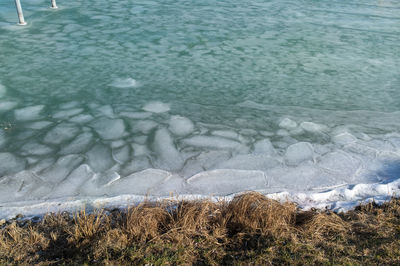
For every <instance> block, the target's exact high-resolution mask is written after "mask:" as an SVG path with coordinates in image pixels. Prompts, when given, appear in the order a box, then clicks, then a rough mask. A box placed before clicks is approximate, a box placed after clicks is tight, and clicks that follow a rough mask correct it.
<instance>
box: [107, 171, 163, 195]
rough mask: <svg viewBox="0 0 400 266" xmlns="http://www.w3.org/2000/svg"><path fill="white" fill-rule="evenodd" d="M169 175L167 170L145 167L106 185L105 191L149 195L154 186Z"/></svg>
mask: <svg viewBox="0 0 400 266" xmlns="http://www.w3.org/2000/svg"><path fill="white" fill-rule="evenodd" d="M170 176H171V174H170V173H169V172H167V171H163V170H157V169H146V170H143V171H141V172H138V173H134V174H131V175H129V176H126V177H124V178H121V179H120V180H118V181H116V182H114V183H112V184H111V185H110V186H108V187H107V191H110V193H111V194H113V195H121V194H136V195H151V194H152V191H153V190H154V188H155V187H156V186H157V185H159V184H160V183H161V182H163V181H165V180H166V179H167V178H168V177H170Z"/></svg>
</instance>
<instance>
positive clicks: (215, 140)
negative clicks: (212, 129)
mask: <svg viewBox="0 0 400 266" xmlns="http://www.w3.org/2000/svg"><path fill="white" fill-rule="evenodd" d="M182 142H183V143H184V144H185V145H189V146H194V147H201V148H213V149H232V150H234V149H238V148H240V146H241V143H240V142H237V141H235V140H230V139H226V138H221V137H214V136H194V137H191V138H188V139H184V140H183V141H182Z"/></svg>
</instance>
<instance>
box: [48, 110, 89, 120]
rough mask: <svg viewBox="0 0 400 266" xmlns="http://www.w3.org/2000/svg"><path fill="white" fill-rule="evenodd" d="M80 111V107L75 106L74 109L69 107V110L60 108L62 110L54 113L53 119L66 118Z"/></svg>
mask: <svg viewBox="0 0 400 266" xmlns="http://www.w3.org/2000/svg"><path fill="white" fill-rule="evenodd" d="M82 111H83V109H82V108H75V109H70V110H62V111H59V112H57V113H55V114H54V115H53V118H55V119H65V118H68V117H70V116H74V115H77V114H79V113H81V112H82Z"/></svg>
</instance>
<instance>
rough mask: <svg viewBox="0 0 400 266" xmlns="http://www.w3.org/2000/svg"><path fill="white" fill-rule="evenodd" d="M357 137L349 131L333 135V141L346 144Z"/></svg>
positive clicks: (354, 140)
mask: <svg viewBox="0 0 400 266" xmlns="http://www.w3.org/2000/svg"><path fill="white" fill-rule="evenodd" d="M356 141H357V138H356V137H354V136H353V135H352V134H350V133H348V132H344V133H340V134H338V135H336V136H334V137H333V142H334V143H336V144H339V145H346V144H349V143H354V142H356Z"/></svg>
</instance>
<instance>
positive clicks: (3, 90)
mask: <svg viewBox="0 0 400 266" xmlns="http://www.w3.org/2000/svg"><path fill="white" fill-rule="evenodd" d="M6 93H7V89H6V87H5V86H3V85H1V84H0V98H1V97H3V96H4V95H6Z"/></svg>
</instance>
